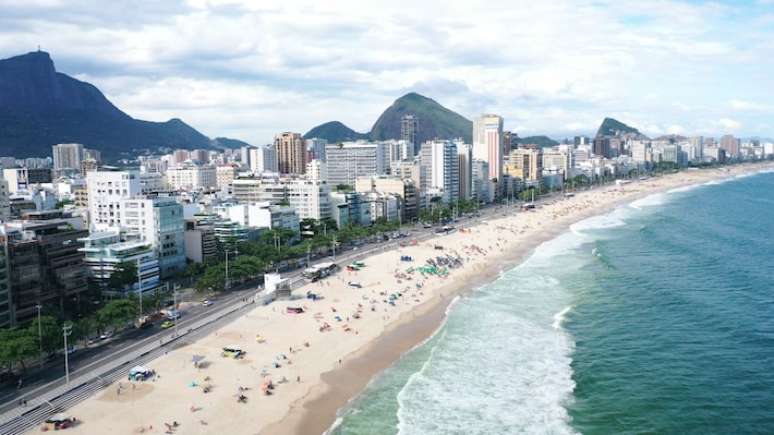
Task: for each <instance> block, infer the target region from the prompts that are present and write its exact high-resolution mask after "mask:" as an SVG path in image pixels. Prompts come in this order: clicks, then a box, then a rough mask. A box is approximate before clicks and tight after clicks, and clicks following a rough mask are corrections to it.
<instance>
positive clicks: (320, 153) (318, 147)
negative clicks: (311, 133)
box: [305, 137, 328, 162]
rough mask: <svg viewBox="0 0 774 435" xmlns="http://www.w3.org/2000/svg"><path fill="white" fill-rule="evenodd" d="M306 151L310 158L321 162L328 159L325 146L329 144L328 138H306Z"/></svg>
mask: <svg viewBox="0 0 774 435" xmlns="http://www.w3.org/2000/svg"><path fill="white" fill-rule="evenodd" d="M305 144H306V151H307V153H308V154H309V157H311V158H310V159H309V160H319V161H321V162H325V161H326V156H325V146H326V145H328V141H327V140H326V139H321V138H318V137H313V138H310V139H306V140H305Z"/></svg>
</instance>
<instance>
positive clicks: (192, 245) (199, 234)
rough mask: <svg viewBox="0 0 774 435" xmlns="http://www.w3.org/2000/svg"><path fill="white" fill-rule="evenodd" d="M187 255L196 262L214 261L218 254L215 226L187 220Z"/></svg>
mask: <svg viewBox="0 0 774 435" xmlns="http://www.w3.org/2000/svg"><path fill="white" fill-rule="evenodd" d="M184 238H185V257H186V258H187V259H188V260H190V261H193V262H194V263H207V262H210V261H214V260H215V259H216V258H217V255H218V242H217V239H216V238H215V228H214V227H213V226H212V225H209V224H203V223H199V222H197V221H196V220H187V221H186V222H185V234H184Z"/></svg>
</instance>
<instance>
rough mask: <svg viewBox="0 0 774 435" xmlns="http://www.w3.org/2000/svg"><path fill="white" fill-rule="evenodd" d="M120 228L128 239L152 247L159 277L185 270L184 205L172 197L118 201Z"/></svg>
mask: <svg viewBox="0 0 774 435" xmlns="http://www.w3.org/2000/svg"><path fill="white" fill-rule="evenodd" d="M121 228H122V229H123V230H124V231H125V234H126V238H127V239H129V240H142V241H146V242H149V243H150V244H151V245H152V246H153V248H154V249H155V250H156V253H157V255H158V258H159V268H160V270H161V277H162V278H166V277H169V276H172V275H174V274H175V273H177V272H179V271H182V270H183V269H185V236H184V230H185V221H184V219H183V206H182V205H180V203H178V202H177V201H176V200H175V199H174V198H171V197H152V198H129V199H123V200H121Z"/></svg>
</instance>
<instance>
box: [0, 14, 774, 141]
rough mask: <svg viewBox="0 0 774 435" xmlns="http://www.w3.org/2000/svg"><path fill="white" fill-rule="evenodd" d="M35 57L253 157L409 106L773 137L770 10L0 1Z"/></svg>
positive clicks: (512, 125)
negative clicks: (237, 144)
mask: <svg viewBox="0 0 774 435" xmlns="http://www.w3.org/2000/svg"><path fill="white" fill-rule="evenodd" d="M38 46H40V47H41V49H42V50H44V51H47V52H49V53H50V54H51V56H52V58H53V60H54V63H55V65H56V67H57V70H58V71H60V72H63V73H66V74H68V75H71V76H73V77H75V78H78V79H80V80H84V81H88V82H90V83H92V84H94V85H95V86H97V87H98V88H99V89H100V90H102V91H103V92H104V93H105V94H106V96H107V97H108V98H109V99H110V100H111V101H112V102H113V103H114V104H115V105H116V106H118V107H119V108H121V109H122V110H123V111H125V112H127V113H128V114H129V115H131V116H133V117H135V118H139V119H147V120H152V121H165V120H167V119H170V118H181V119H183V120H184V121H185V122H187V123H188V124H190V125H192V126H193V127H195V128H197V129H198V130H199V131H201V132H202V133H204V134H206V135H208V136H210V137H216V136H227V137H232V138H238V139H242V140H246V141H248V142H250V143H252V144H262V143H268V142H270V141H271V139H272V137H273V136H274V135H275V134H276V133H278V132H282V131H296V132H300V133H305V132H306V131H308V130H309V129H311V128H312V127H314V126H315V125H318V124H321V123H323V122H326V121H332V120H338V121H341V122H343V123H345V124H347V125H348V126H349V127H351V128H353V129H355V130H357V131H361V132H365V131H368V130H370V128H371V126H372V125H373V123H374V122H375V121H376V119H377V117H378V116H379V115H380V114H381V112H382V111H383V110H384V109H386V108H387V107H388V106H389V105H390V104H391V103H392V102H393V101H394V100H395V99H396V98H398V97H400V96H401V95H403V94H405V93H407V92H411V91H414V92H418V93H420V94H423V95H425V96H428V97H430V98H433V99H435V100H436V101H438V102H439V103H441V104H443V105H444V106H446V107H448V108H450V109H452V110H454V111H456V112H458V113H460V114H462V115H464V116H466V117H467V118H469V119H472V118H474V117H476V116H477V115H479V114H481V113H484V112H486V113H497V114H500V115H501V116H503V117H504V118H505V127H506V129H509V130H512V131H515V132H517V133H518V134H519V135H521V136H530V135H535V134H547V135H549V136H551V137H554V138H564V137H572V136H574V135H579V134H586V135H592V134H593V133H594V131H595V130H596V128H597V127H598V126H599V124H600V122H601V121H602V119H603V118H604V117H605V116H611V117H614V118H616V119H619V120H621V121H623V122H626V123H628V124H630V125H632V126H635V127H637V128H639V129H640V130H641V131H643V132H644V133H646V134H649V135H654V136H655V135H660V134H669V133H674V134H683V135H694V134H696V135H705V136H713V135H715V136H719V135H721V134H725V133H730V134H735V135H737V136H742V137H749V136H762V137H774V125H772V123H771V120H772V115H774V74H772V71H774V68H772V67H774V0H758V1H756V0H749V1H725V2H702V1H673V0H648V1H630V0H613V1H608V0H588V1H587V0H574V1H566V0H551V1H542V2H537V1H523V0H511V1H499V0H489V1H487V2H471V1H456V0H446V1H417V0H412V1H403V0H390V1H380V0H373V1H350V0H340V1H319V0H316V1H308V2H307V1H294V0H285V1H274V0H256V1H239V0H164V1H150V0H138V1H133V2H123V1H120V0H114V1H111V2H103V1H99V0H80V1H79V0H25V1H24V2H19V1H17V0H0V58H7V57H11V56H14V55H17V54H23V53H26V52H29V51H34V50H36V49H37V47H38Z"/></svg>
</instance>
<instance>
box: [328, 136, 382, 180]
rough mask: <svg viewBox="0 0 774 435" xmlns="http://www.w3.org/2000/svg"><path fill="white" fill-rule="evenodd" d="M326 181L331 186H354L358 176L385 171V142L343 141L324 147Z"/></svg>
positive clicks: (368, 175)
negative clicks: (326, 170)
mask: <svg viewBox="0 0 774 435" xmlns="http://www.w3.org/2000/svg"><path fill="white" fill-rule="evenodd" d="M325 154H326V156H327V166H328V183H329V184H330V185H332V186H337V185H339V184H345V185H348V186H354V185H355V180H357V179H358V178H359V177H371V176H374V175H382V174H385V173H386V172H387V167H388V165H387V154H386V152H385V144H384V143H381V142H378V143H369V142H345V143H341V144H335V145H328V146H326V147H325Z"/></svg>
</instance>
